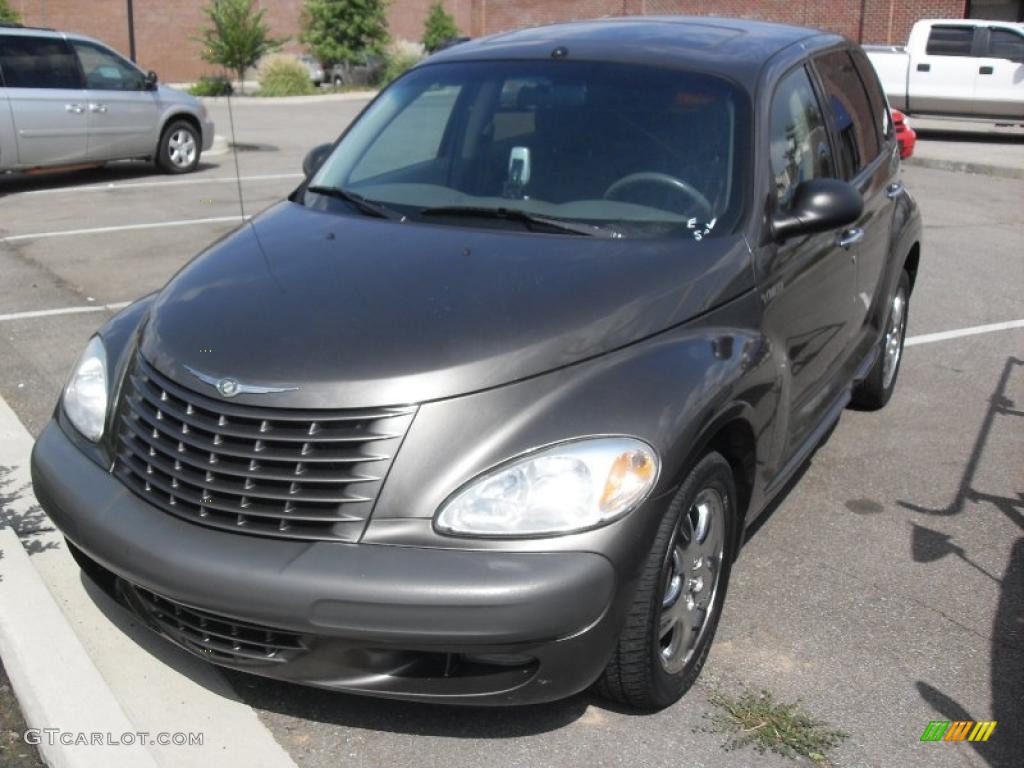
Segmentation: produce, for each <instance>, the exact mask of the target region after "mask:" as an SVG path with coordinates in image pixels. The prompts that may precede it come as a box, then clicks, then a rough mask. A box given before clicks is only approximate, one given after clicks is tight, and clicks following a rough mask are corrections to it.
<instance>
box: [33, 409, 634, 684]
mask: <svg viewBox="0 0 1024 768" xmlns="http://www.w3.org/2000/svg"><path fill="white" fill-rule="evenodd" d="M32 480H33V484H34V486H35V492H36V496H37V498H38V499H39V502H40V504H42V506H43V508H44V509H45V510H46V512H47V513H48V514H49V516H50V517H51V519H52V520H53V521H54V523H55V524H56V525H57V527H58V528H60V530H61V531H62V532H63V533H64V534H65V535H66V536H67V538H68V539H69V540H70V541H71V542H72V543H73V544H74V545H75V547H77V548H78V549H79V550H80V552H79V553H78V554H79V556H80V557H81V555H82V554H83V553H84V556H85V558H87V561H86V564H87V565H88V564H89V563H93V564H95V565H97V566H98V568H96V569H89V570H90V572H91V574H92V575H93V576H96V574H97V573H99V574H100V578H98V579H97V581H98V582H99V583H101V585H102V582H103V581H104V579H103V578H102V575H103V574H105V573H107V572H109V573H110V574H111V575H112V577H113V578H111V579H110V583H109V585H108V587H110V588H112V589H113V591H115V592H117V593H118V595H119V596H120V597H121V598H122V602H124V603H125V604H127V605H128V606H129V607H130V608H132V609H133V610H135V611H136V612H137V613H139V614H140V615H142V617H143V618H144V619H145V620H146V621H147V622H148V623H149V624H150V626H152V627H153V628H154V629H156V630H157V631H159V632H161V633H162V634H163V635H164V636H166V637H168V638H169V639H171V640H172V641H174V642H176V643H178V644H179V645H181V646H182V647H184V648H186V649H187V650H190V651H192V652H194V653H196V654H197V655H199V656H200V657H203V658H207V659H208V660H211V661H215V662H216V663H218V664H222V665H224V666H230V667H233V668H237V669H242V670H245V671H249V672H254V673H257V674H261V675H266V676H269V677H275V678H279V679H284V680H290V681H293V682H299V683H305V684H309V685H316V686H321V687H327V688H333V689H338V690H345V691H351V692H358V693H366V694H372V695H379V696H393V697H399V698H412V699H428V700H434V701H449V702H457V703H476V704H526V703H533V702H538V701H549V700H554V699H559V698H563V697H565V696H569V695H572V694H573V693H576V692H578V691H580V690H582V689H584V688H586V687H587V686H588V685H590V684H591V683H592V682H593V681H594V680H595V679H596V678H597V677H598V676H599V675H600V673H601V671H602V670H603V668H604V666H605V664H606V662H607V659H608V657H609V655H610V653H611V650H612V648H613V645H614V642H615V637H616V634H617V632H618V628H619V627H618V625H619V623H620V620H621V612H622V606H623V604H624V603H623V595H622V592H623V591H624V590H623V588H622V585H621V584H619V583H618V580H617V578H616V572H615V568H614V567H613V566H612V564H611V562H610V561H609V560H608V559H607V558H605V557H604V556H602V555H600V554H597V553H593V552H568V553H566V552H559V553H517V552H505V551H497V550H493V549H492V550H451V549H428V548H418V547H402V546H384V545H371V544H346V543H338V542H303V541H287V540H277V539H267V538H260V537H255V536H246V535H241V534H233V533H229V532H221V531H217V530H213V529H209V528H205V527H202V526H198V525H195V524H192V523H189V522H186V521H184V520H180V519H178V518H175V517H173V516H171V515H168V514H167V513H165V512H163V511H161V510H158V509H156V508H154V507H152V506H150V505H149V504H146V503H145V502H144V501H143V500H141V499H139V498H138V497H137V496H135V495H134V494H133V493H132V492H131V491H129V490H128V489H127V488H126V487H125V486H123V485H122V484H121V483H120V482H119V481H118V480H117V479H115V478H114V477H113V476H112V475H110V474H109V473H108V472H105V471H104V470H103V469H102V468H101V467H99V466H98V465H97V464H95V463H94V462H93V461H91V460H90V459H89V458H88V457H87V456H85V455H84V454H83V453H82V452H81V451H80V450H79V449H78V448H77V447H76V446H75V445H74V444H73V443H72V442H71V440H69V439H68V437H67V435H65V434H64V432H63V431H62V430H61V428H60V427H59V426H58V425H57V424H56V423H55V422H51V423H50V424H49V425H47V427H46V428H45V429H44V431H43V433H42V435H40V437H39V440H38V441H37V443H36V445H35V448H34V450H33V452H32ZM154 603H156V604H158V607H157V608H153V604H154ZM175 616H177V618H176V617H175ZM253 626H255V627H256V629H255V630H254V629H253ZM204 627H205V628H207V629H209V634H210V635H211V636H212V638H210V637H208V638H206V640H208V641H209V642H205V641H204V640H203V639H202V637H201V635H202V634H203V628H204ZM239 627H241V629H239ZM210 628H212V629H210ZM256 630H261V631H262V630H265V632H266V633H269V634H267V635H266V637H267V638H268V639H267V644H268V647H269V646H271V645H274V646H275V647H276V646H277V645H281V643H279V642H278V639H279V637H278V636H287V637H286V639H287V640H288V642H287V643H284V645H285V646H287V647H288V648H290V649H291V650H288V651H287V652H282V653H279V654H276V655H275V656H274V657H273V658H272V659H271V658H265V659H255V658H253V654H252V653H251V651H252V648H253V647H254V645H253V643H252V642H249V640H252V638H253V637H256V636H255V635H253V634H251V633H253V632H255V631H256ZM239 632H241V636H243V637H245V638H248V640H247V642H246V643H245V644H243V646H244V649H245V650H246V651H248V652H249V653H247V654H244V655H242V654H238V653H234V654H233V653H231V642H232V641H231V638H232V637H237V636H238V633H239ZM197 633H198V634H197ZM271 640H273V642H271ZM223 641H226V643H227V645H225V643H224V642H223ZM253 642H257V643H258V642H260V641H259V637H256V640H255V641H253ZM235 645H236V646H238V645H239V644H238V643H236V644H235ZM210 648H213V650H212V651H211V650H210Z"/></svg>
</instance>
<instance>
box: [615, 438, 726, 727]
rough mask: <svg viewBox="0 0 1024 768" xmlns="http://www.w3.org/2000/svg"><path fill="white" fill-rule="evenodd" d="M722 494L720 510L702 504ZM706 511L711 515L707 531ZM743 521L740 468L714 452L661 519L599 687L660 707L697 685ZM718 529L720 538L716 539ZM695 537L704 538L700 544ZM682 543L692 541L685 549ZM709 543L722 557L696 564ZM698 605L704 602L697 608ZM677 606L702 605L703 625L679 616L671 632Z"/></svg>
mask: <svg viewBox="0 0 1024 768" xmlns="http://www.w3.org/2000/svg"><path fill="white" fill-rule="evenodd" d="M716 499H717V501H720V502H721V507H720V510H719V511H718V513H716V512H714V511H713V510H712V511H711V512H709V514H708V515H707V517H706V518H704V517H702V513H701V511H700V510H699V507H700V505H701V504H704V505H706V506H708V507H710V506H713V505H714V503H717V502H716V501H715V500H716ZM701 519H707V520H709V523H708V524H707V525H706V526H705V527H704V530H703V533H702V532H701V530H700V522H699V521H700V520H701ZM736 524H737V519H736V486H735V482H734V480H733V474H732V469H731V468H730V467H729V463H728V462H727V461H726V460H725V459H724V458H723V457H722V456H721V455H720V454H718V453H709V454H707V455H706V456H704V458H703V459H701V460H700V461H699V462H698V463H697V464H696V466H694V467H693V469H692V470H690V472H689V474H688V475H687V476H686V480H684V481H683V484H682V486H681V487H680V488H679V491H678V492H677V493H676V496H675V498H673V500H672V503H671V504H670V505H669V509H668V511H667V512H666V513H665V516H664V517H663V518H662V520H661V523H660V525H659V527H658V533H657V536H655V539H654V545H653V546H652V548H651V551H650V553H649V554H648V556H647V561H646V563H645V564H644V568H643V572H642V574H641V576H640V579H639V581H638V582H637V587H636V593H635V594H634V596H633V602H632V604H631V605H630V608H629V611H628V614H627V617H626V623H625V626H624V627H623V629H622V632H621V634H620V635H619V638H618V641H617V645H616V648H615V650H614V651H613V652H612V657H611V660H610V661H609V662H608V666H607V667H606V668H605V671H604V673H603V674H602V675H601V677H600V679H599V680H598V681H597V683H596V684H595V687H596V689H597V692H598V693H599V694H601V695H602V696H604V697H606V698H609V699H612V700H614V701H617V702H620V703H622V704H626V705H627V706H630V707H634V708H636V709H641V710H658V709H664V708H665V707H667V706H669V705H670V704H674V703H675V702H676V701H678V700H679V699H680V698H681V697H682V695H683V694H684V693H686V691H688V690H689V689H690V686H692V685H693V683H694V681H696V679H697V676H698V675H699V674H700V671H701V669H703V667H704V662H705V660H706V659H707V655H708V650H709V649H710V648H711V642H712V640H713V639H714V635H715V630H716V629H717V627H718V619H719V617H720V616H721V613H722V603H723V601H724V600H725V593H726V588H727V586H728V584H729V571H730V568H731V564H732V560H733V556H734V554H735V547H736V536H735V526H736ZM694 533H695V534H696V535H692V534H694ZM688 535H689V542H687V538H688ZM714 537H718V538H720V542H718V541H713V538H714ZM694 544H697V545H699V546H698V547H696V548H694ZM680 547H684V548H686V549H685V551H684V553H683V554H682V555H681V556H680V551H679V550H680ZM701 547H707V548H709V549H708V551H714V553H715V554H714V555H713V559H715V560H717V563H715V564H713V565H709V564H708V563H707V562H704V563H702V564H701V565H700V566H697V567H696V568H694V564H695V561H696V559H697V557H700V559H701V560H703V561H707V560H708V559H709V557H708V556H707V551H705V550H704V549H701ZM698 552H700V555H697V553H698ZM681 558H685V562H681V561H680V560H681ZM677 576H678V579H677V578H676V577H677ZM709 576H710V577H711V578H710V581H709V582H706V581H705V580H708V578H709ZM698 580H699V582H698ZM705 590H706V592H705ZM673 594H675V599H674V600H672V595H673ZM669 601H671V602H669ZM701 604H703V605H705V608H704V609H703V610H700V609H699V606H700V605H701ZM688 606H691V607H688ZM692 606H698V608H697V611H694V609H693V608H692ZM673 608H675V609H677V610H679V611H681V613H682V614H683V615H685V616H687V617H689V618H690V619H693V618H694V617H695V616H696V615H697V613H698V612H699V613H700V614H701V619H702V620H701V623H700V625H699V627H698V628H692V629H691V630H689V631H687V630H686V629H685V628H684V627H683V626H682V625H679V624H675V625H674V628H672V629H670V630H669V631H668V634H665V633H664V630H663V629H662V625H663V618H664V621H665V623H667V622H668V621H669V619H670V618H671V617H672V615H673V613H674V611H673ZM684 643H685V644H684Z"/></svg>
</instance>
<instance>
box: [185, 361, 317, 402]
mask: <svg viewBox="0 0 1024 768" xmlns="http://www.w3.org/2000/svg"><path fill="white" fill-rule="evenodd" d="M185 370H186V371H188V372H189V373H191V374H192V375H193V376H195V377H196V378H197V379H199V380H200V381H201V382H203V383H204V384H209V385H210V386H211V387H213V388H214V389H216V390H217V391H218V392H219V393H220V394H221V396H222V397H234V396H235V395H269V394H271V393H273V392H294V391H295V390H296V389H298V387H261V386H259V385H257V384H242V383H241V382H240V381H239V380H238V379H232V378H230V377H227V376H226V377H224V378H222V379H219V378H217V377H216V376H210V375H209V374H206V373H203V372H202V371H197V370H196V369H195V368H192V367H190V366H188V365H186V366H185Z"/></svg>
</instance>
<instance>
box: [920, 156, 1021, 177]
mask: <svg viewBox="0 0 1024 768" xmlns="http://www.w3.org/2000/svg"><path fill="white" fill-rule="evenodd" d="M903 162H904V163H906V164H907V165H912V166H916V167H918V168H931V169H933V170H937V171H954V172H956V173H976V174H979V175H981V176H999V177H1002V178H1004V179H1024V168H1016V167H1013V166H1005V165H992V164H990V163H972V162H967V161H962V160H946V159H944V158H939V157H918V156H917V155H913V156H911V157H910V158H908V159H907V160H904V161H903Z"/></svg>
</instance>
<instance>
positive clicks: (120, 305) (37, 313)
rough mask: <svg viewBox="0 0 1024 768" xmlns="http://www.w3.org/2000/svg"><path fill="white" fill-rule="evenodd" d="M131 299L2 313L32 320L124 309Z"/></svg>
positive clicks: (9, 318) (11, 318)
mask: <svg viewBox="0 0 1024 768" xmlns="http://www.w3.org/2000/svg"><path fill="white" fill-rule="evenodd" d="M129 304H131V302H130V301H118V302H115V303H114V304H85V305H83V306H81V307H61V308H60V309H36V310H32V311H31V312H11V313H10V314H7V315H0V321H3V320H31V319H32V318H33V317H50V316H51V315H76V314H78V313H79V312H103V311H106V310H111V311H113V310H117V309H124V308H125V307H127V306H128V305H129Z"/></svg>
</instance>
